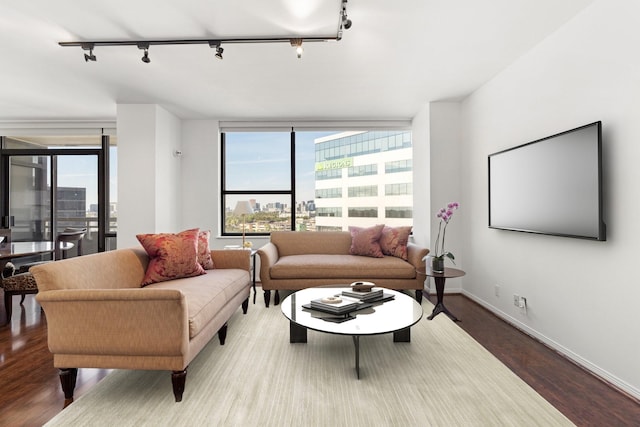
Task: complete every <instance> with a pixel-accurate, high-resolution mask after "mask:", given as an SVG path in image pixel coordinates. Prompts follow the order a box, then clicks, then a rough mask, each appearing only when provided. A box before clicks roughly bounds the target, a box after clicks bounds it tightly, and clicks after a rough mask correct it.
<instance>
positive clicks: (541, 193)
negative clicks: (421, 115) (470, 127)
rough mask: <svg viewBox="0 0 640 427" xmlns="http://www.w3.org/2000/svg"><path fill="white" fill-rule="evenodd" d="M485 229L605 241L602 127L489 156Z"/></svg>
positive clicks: (574, 131) (591, 126)
mask: <svg viewBox="0 0 640 427" xmlns="http://www.w3.org/2000/svg"><path fill="white" fill-rule="evenodd" d="M489 227H490V228H496V229H502V230H512V231H522V232H528V233H539V234H549V235H554V236H564V237H576V238H582V239H591V240H601V241H604V240H606V227H605V223H604V219H603V200H602V123H601V122H599V121H598V122H595V123H591V124H588V125H585V126H581V127H579V128H576V129H571V130H568V131H565V132H562V133H559V134H556V135H552V136H548V137H546V138H542V139H539V140H536V141H532V142H529V143H526V144H523V145H519V146H517V147H513V148H509V149H507V150H503V151H499V152H497V153H493V154H490V155H489Z"/></svg>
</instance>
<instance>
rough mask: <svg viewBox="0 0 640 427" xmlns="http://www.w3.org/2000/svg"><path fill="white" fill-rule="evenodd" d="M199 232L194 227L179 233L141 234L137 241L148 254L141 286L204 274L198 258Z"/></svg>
mask: <svg viewBox="0 0 640 427" xmlns="http://www.w3.org/2000/svg"><path fill="white" fill-rule="evenodd" d="M199 231H200V230H199V229H197V228H194V229H191V230H185V231H182V232H180V233H177V234H172V233H161V234H138V235H137V236H136V237H137V238H138V241H139V242H140V244H141V245H142V247H144V250H145V251H147V254H148V255H149V265H148V266H147V271H146V274H145V276H144V279H143V280H142V286H146V285H150V284H151V283H157V282H164V281H166V280H172V279H179V278H181V277H192V276H198V275H200V274H205V271H204V270H203V268H202V266H201V265H200V264H198V257H197V249H198V232H199Z"/></svg>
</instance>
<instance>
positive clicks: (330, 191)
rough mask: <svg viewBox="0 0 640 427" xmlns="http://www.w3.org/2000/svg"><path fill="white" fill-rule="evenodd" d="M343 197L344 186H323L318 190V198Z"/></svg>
mask: <svg viewBox="0 0 640 427" xmlns="http://www.w3.org/2000/svg"><path fill="white" fill-rule="evenodd" d="M341 197H342V188H321V189H318V190H316V199H339V198H341Z"/></svg>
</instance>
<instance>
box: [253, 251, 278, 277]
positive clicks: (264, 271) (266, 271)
mask: <svg viewBox="0 0 640 427" xmlns="http://www.w3.org/2000/svg"><path fill="white" fill-rule="evenodd" d="M258 255H259V256H260V281H261V282H263V283H264V282H265V281H269V280H271V267H273V265H274V264H275V263H276V262H277V261H278V258H280V255H279V254H278V247H277V246H276V245H274V244H273V243H271V242H269V243H266V244H265V245H264V246H262V247H261V248H260V249H258Z"/></svg>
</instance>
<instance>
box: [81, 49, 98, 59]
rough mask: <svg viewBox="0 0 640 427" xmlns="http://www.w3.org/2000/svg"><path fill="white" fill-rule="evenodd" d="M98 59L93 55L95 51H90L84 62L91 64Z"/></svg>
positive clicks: (85, 55)
mask: <svg viewBox="0 0 640 427" xmlns="http://www.w3.org/2000/svg"><path fill="white" fill-rule="evenodd" d="M97 59H98V58H96V56H95V55H94V54H93V49H89V53H88V54H86V53H85V54H84V61H85V62H89V61H96V60H97Z"/></svg>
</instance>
